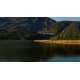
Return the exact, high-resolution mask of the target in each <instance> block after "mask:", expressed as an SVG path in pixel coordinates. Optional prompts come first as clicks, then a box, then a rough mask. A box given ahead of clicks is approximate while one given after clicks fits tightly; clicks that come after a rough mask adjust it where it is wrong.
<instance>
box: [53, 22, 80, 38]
mask: <svg viewBox="0 0 80 80" xmlns="http://www.w3.org/2000/svg"><path fill="white" fill-rule="evenodd" d="M63 23H64V22H63ZM64 24H65V23H64ZM59 27H60V26H59ZM61 27H62V26H61ZM58 29H59V28H58ZM59 30H60V29H59ZM58 32H59V31H58ZM58 32H57V33H58ZM52 38H53V39H80V22H79V21H72V22H69V24H68V25H66V26H64V29H61V32H60V33H58V34H57V35H56V36H55V37H52Z"/></svg>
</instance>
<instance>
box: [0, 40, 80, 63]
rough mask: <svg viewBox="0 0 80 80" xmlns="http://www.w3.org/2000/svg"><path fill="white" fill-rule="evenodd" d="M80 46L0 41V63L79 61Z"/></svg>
mask: <svg viewBox="0 0 80 80" xmlns="http://www.w3.org/2000/svg"><path fill="white" fill-rule="evenodd" d="M79 57H80V45H72V44H71V45H70V44H68V45H65V44H46V43H34V42H32V41H0V61H20V62H21V61H22V62H35V61H36V62H37V61H55V60H54V59H55V58H56V59H57V60H58V61H61V58H63V59H64V61H65V60H67V59H68V61H71V59H74V60H73V61H75V59H77V60H78V61H80V58H79Z"/></svg>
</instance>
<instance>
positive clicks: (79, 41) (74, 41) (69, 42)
mask: <svg viewBox="0 0 80 80" xmlns="http://www.w3.org/2000/svg"><path fill="white" fill-rule="evenodd" d="M34 42H41V43H56V44H80V40H34Z"/></svg>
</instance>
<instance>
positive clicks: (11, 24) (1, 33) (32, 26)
mask: <svg viewBox="0 0 80 80" xmlns="http://www.w3.org/2000/svg"><path fill="white" fill-rule="evenodd" d="M55 22H56V21H55V20H53V19H51V18H48V17H1V18H0V39H10V38H11V39H24V38H30V37H31V36H35V35H37V34H39V32H40V31H41V30H42V29H44V28H47V27H49V26H51V25H52V24H54V23H55ZM37 36H38V35H37ZM37 36H36V37H37ZM40 36H41V35H40Z"/></svg>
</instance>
